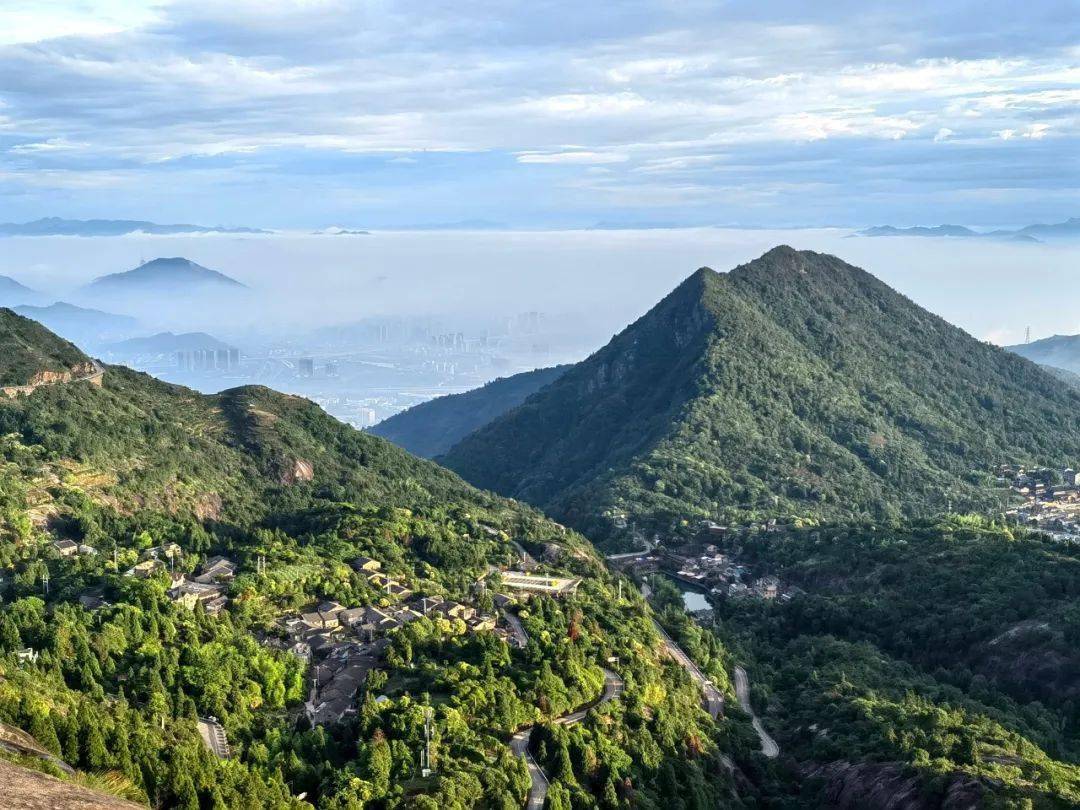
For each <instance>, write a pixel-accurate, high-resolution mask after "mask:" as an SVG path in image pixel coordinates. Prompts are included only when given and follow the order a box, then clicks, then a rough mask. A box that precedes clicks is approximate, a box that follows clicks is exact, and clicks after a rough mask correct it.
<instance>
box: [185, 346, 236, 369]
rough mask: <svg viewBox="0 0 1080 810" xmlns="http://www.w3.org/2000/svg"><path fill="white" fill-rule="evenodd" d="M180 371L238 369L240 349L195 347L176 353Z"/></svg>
mask: <svg viewBox="0 0 1080 810" xmlns="http://www.w3.org/2000/svg"><path fill="white" fill-rule="evenodd" d="M175 359H176V368H177V370H178V371H237V370H238V369H239V368H240V350H239V349H193V350H191V351H179V352H176V354H175Z"/></svg>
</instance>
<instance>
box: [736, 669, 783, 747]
mask: <svg viewBox="0 0 1080 810" xmlns="http://www.w3.org/2000/svg"><path fill="white" fill-rule="evenodd" d="M735 695H736V697H738V698H739V706H740V707H742V710H743V711H744V712H746V713H747V714H748V715H750V722H751V723H752V724H753V726H754V731H756V732H757V735H758V738H759V739H760V740H761V753H763V754H764V755H765V756H767V757H768V758H769V759H775V758H776V757H777V756H779V755H780V746H779V745H777V744H776V740H774V739H773V738H772V737H770V736H769V732H767V731H766V730H765V726H763V725H762V724H761V720H760V719H758V716H757V715H756V714H754V707H753V706H751V705H750V679H749V678H747V677H746V670H745V669H743V668H742V667H735Z"/></svg>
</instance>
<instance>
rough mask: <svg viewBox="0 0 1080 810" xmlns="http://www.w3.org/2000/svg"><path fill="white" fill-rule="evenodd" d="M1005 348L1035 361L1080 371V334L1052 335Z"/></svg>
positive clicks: (1067, 369)
mask: <svg viewBox="0 0 1080 810" xmlns="http://www.w3.org/2000/svg"><path fill="white" fill-rule="evenodd" d="M1005 348H1006V349H1008V350H1009V351H1010V352H1012V353H1013V354H1018V355H1020V356H1021V357H1026V358H1027V359H1028V360H1031V361H1032V362H1033V363H1039V364H1040V365H1046V366H1056V367H1058V368H1062V369H1065V370H1066V371H1073V372H1076V373H1080V335H1052V336H1050V337H1046V338H1041V339H1040V340H1033V341H1031V342H1030V343H1019V344H1017V345H1015V346H1006V347H1005Z"/></svg>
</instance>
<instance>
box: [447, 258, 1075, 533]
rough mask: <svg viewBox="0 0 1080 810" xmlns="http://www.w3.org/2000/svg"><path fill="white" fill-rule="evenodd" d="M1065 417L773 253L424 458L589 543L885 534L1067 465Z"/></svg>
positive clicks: (970, 342)
mask: <svg viewBox="0 0 1080 810" xmlns="http://www.w3.org/2000/svg"><path fill="white" fill-rule="evenodd" d="M1078 413H1080V395H1078V394H1077V392H1076V391H1075V390H1073V389H1071V388H1070V387H1069V386H1066V385H1064V384H1062V383H1061V382H1060V381H1058V380H1057V379H1055V378H1054V377H1053V376H1052V375H1050V374H1048V373H1046V372H1045V371H1043V370H1042V369H1040V368H1038V367H1037V366H1036V365H1035V364H1033V363H1031V362H1029V361H1027V360H1024V359H1022V358H1020V357H1017V356H1016V355H1013V354H1011V353H1009V352H1006V351H1004V350H1001V349H998V348H996V347H993V346H990V345H987V344H984V343H982V342H980V341H977V340H975V339H974V338H972V337H970V336H969V335H967V334H965V333H964V332H962V331H961V330H959V329H957V328H955V327H953V326H951V325H949V324H948V323H946V322H945V321H943V320H942V319H940V318H938V317H936V316H934V315H932V314H931V313H929V312H927V311H926V310H923V309H921V308H920V307H918V306H916V305H915V304H914V303H912V302H911V301H909V300H908V299H906V298H904V297H903V296H901V295H900V294H898V293H896V292H895V291H893V290H891V289H889V288H888V287H887V286H886V285H884V284H882V283H881V282H880V281H878V280H877V279H875V278H874V277H873V276H871V275H870V274H868V273H866V272H864V271H862V270H860V269H858V268H856V267H852V266H851V265H848V264H846V263H844V262H842V261H841V260H839V259H836V258H835V257H831V256H826V255H822V254H816V253H811V252H798V251H795V250H792V249H791V248H786V247H782V248H776V249H774V250H772V251H770V252H769V253H767V254H765V255H764V256H762V257H761V258H760V259H757V260H755V261H753V262H751V263H749V264H747V265H743V266H741V267H738V268H736V269H734V270H733V271H731V272H730V273H727V274H719V273H715V272H713V271H711V270H708V269H702V270H700V271H698V272H697V273H695V274H694V275H693V276H691V277H690V278H689V279H687V280H686V281H685V282H684V283H683V284H682V285H680V286H679V287H678V288H677V289H676V290H675V291H674V292H672V293H671V294H670V295H669V296H668V297H667V298H665V299H664V300H663V301H661V302H660V303H659V304H657V306H656V307H654V308H653V309H652V310H651V311H650V312H649V313H648V314H646V315H645V316H643V317H642V318H641V319H640V320H638V321H637V322H636V323H634V324H632V325H631V326H629V327H628V328H627V329H626V330H625V331H624V332H622V333H620V334H619V335H616V336H615V337H614V338H613V339H612V341H611V342H610V343H609V344H608V345H607V346H605V347H604V348H603V349H601V350H600V351H598V352H597V353H596V354H594V355H593V356H592V357H590V358H588V359H587V360H585V361H582V362H581V363H579V364H577V365H575V366H573V367H571V368H570V369H569V370H568V371H567V372H566V373H565V374H563V375H562V376H561V377H559V379H557V380H555V381H554V382H553V383H551V384H550V385H548V386H547V387H546V388H545V389H543V390H542V391H539V392H537V393H536V394H534V395H532V396H531V397H529V398H528V399H527V400H525V402H524V403H522V404H521V405H520V406H518V407H517V408H514V409H512V410H511V411H509V412H507V413H505V414H504V415H503V416H501V417H500V418H498V419H496V420H495V421H493V422H492V423H490V424H489V425H487V426H485V427H484V428H481V429H480V430H478V431H476V432H475V433H473V434H471V435H470V436H468V437H466V438H465V439H464V440H463V441H462V442H461V443H459V444H458V445H457V446H456V447H454V448H452V449H451V450H450V451H449V452H448V453H447V454H446V455H445V456H444V457H443V458H442V459H440V460H441V461H442V462H443V463H445V464H446V465H447V466H449V467H450V468H451V469H454V470H457V471H458V472H460V473H461V474H462V475H463V476H464V477H465V478H466V479H468V480H469V481H471V482H473V483H475V484H476V485H478V486H481V487H485V488H490V489H493V490H495V491H497V492H500V493H502V494H505V495H510V496H513V497H516V498H520V499H522V500H525V501H528V502H530V503H533V504H535V505H537V506H540V507H541V508H543V509H544V510H546V511H547V512H548V513H549V514H551V515H553V516H555V517H556V518H557V519H559V520H562V521H564V522H566V523H568V524H569V525H572V526H574V527H575V528H578V529H581V530H583V531H585V532H586V534H588V535H589V536H590V538H593V539H604V538H611V537H622V536H625V535H626V534H627V532H628V530H629V531H633V529H634V528H635V527H636V528H637V530H638V531H641V532H645V533H646V534H648V533H651V532H660V533H670V532H673V531H674V532H679V531H680V530H683V529H686V528H688V527H692V526H694V525H696V523H697V522H698V521H699V520H701V519H713V520H718V521H721V522H726V521H733V522H745V521H747V520H755V519H761V518H764V517H777V518H781V519H784V520H789V519H791V518H810V519H819V518H824V519H834V520H836V519H841V520H848V519H856V520H861V519H866V518H871V517H873V518H878V519H882V518H884V519H891V518H897V517H900V516H902V515H903V516H909V517H912V516H915V517H917V516H920V515H932V514H936V513H939V512H941V511H944V510H945V508H946V506H947V504H948V503H949V502H950V501H951V502H952V504H953V505H954V506H957V507H961V508H985V507H987V506H991V505H994V504H995V503H996V499H997V498H998V496H997V495H996V494H994V493H993V492H991V491H990V490H989V488H988V487H986V486H985V484H986V481H987V475H986V471H987V470H989V469H991V468H992V467H993V466H994V465H996V464H998V463H1001V462H1004V461H1015V462H1026V463H1034V462H1039V463H1044V464H1052V463H1061V464H1063V465H1064V464H1067V463H1069V462H1070V460H1072V459H1075V458H1076V457H1077V456H1078V455H1080V422H1078ZM620 516H627V517H629V519H630V520H629V521H627V520H620V519H619V518H620ZM631 524H632V525H631ZM624 526H626V527H627V528H624Z"/></svg>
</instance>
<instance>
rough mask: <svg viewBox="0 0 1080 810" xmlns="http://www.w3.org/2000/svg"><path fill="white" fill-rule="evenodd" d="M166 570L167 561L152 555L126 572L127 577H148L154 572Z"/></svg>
mask: <svg viewBox="0 0 1080 810" xmlns="http://www.w3.org/2000/svg"><path fill="white" fill-rule="evenodd" d="M164 570H165V563H163V562H162V561H161V560H159V559H158V558H157V557H150V558H149V559H146V560H143V561H142V562H138V563H135V565H133V566H132V567H131V568H129V569H128V570H127V571H125V572H124V576H126V577H135V578H136V579H148V578H149V577H152V576H153V575H154V574H157V573H160V572H161V571H164Z"/></svg>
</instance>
